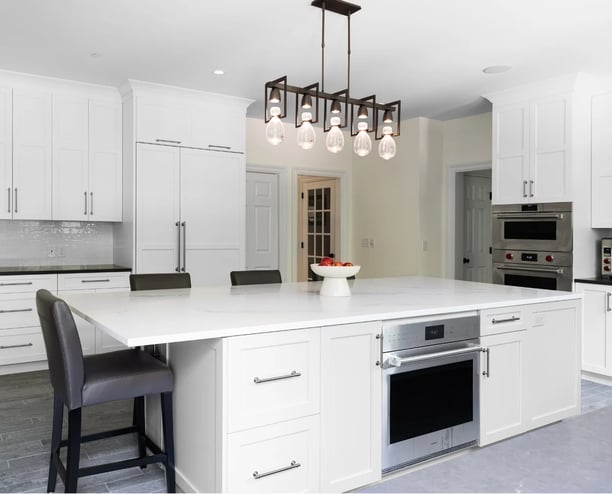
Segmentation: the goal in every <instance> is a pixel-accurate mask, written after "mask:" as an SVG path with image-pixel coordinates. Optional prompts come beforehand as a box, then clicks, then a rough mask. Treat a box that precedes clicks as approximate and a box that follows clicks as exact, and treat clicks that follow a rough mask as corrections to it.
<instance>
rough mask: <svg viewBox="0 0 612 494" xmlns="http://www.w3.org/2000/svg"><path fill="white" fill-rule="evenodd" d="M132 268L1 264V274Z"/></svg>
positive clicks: (101, 265) (98, 265) (100, 270)
mask: <svg viewBox="0 0 612 494" xmlns="http://www.w3.org/2000/svg"><path fill="white" fill-rule="evenodd" d="M131 270H132V268H126V267H125V266H119V265H117V264H73V265H66V266H60V265H55V266H52V265H51V266H49V265H47V266H0V276H1V275H17V274H59V273H102V272H112V271H115V272H122V271H131Z"/></svg>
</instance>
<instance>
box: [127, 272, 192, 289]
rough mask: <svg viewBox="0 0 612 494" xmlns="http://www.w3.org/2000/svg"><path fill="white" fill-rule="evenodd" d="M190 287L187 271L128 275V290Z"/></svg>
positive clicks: (189, 277)
mask: <svg viewBox="0 0 612 494" xmlns="http://www.w3.org/2000/svg"><path fill="white" fill-rule="evenodd" d="M171 288H191V276H190V275H189V273H145V274H131V275H130V290H132V291H137V290H164V289H171Z"/></svg>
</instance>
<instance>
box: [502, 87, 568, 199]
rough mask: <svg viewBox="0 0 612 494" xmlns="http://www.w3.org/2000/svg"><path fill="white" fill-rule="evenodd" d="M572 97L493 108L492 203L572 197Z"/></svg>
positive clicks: (553, 97) (522, 101)
mask: <svg viewBox="0 0 612 494" xmlns="http://www.w3.org/2000/svg"><path fill="white" fill-rule="evenodd" d="M570 109H571V95H569V94H562V95H555V96H550V97H539V98H534V99H528V100H521V101H517V102H513V103H506V104H499V105H496V104H494V106H493V202H494V203H495V204H516V203H528V202H558V201H569V200H571V199H570V177H571V175H570V170H569V164H570V135H571V134H570V123H571V115H570Z"/></svg>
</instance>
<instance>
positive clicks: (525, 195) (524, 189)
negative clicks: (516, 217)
mask: <svg viewBox="0 0 612 494" xmlns="http://www.w3.org/2000/svg"><path fill="white" fill-rule="evenodd" d="M523 197H527V180H523Z"/></svg>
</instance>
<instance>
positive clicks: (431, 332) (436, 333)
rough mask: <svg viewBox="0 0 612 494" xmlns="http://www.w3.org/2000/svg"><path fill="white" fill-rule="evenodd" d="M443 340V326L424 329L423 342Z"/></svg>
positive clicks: (438, 325)
mask: <svg viewBox="0 0 612 494" xmlns="http://www.w3.org/2000/svg"><path fill="white" fill-rule="evenodd" d="M440 338H444V324H437V325H436V326H426V327H425V340H439V339H440Z"/></svg>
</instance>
